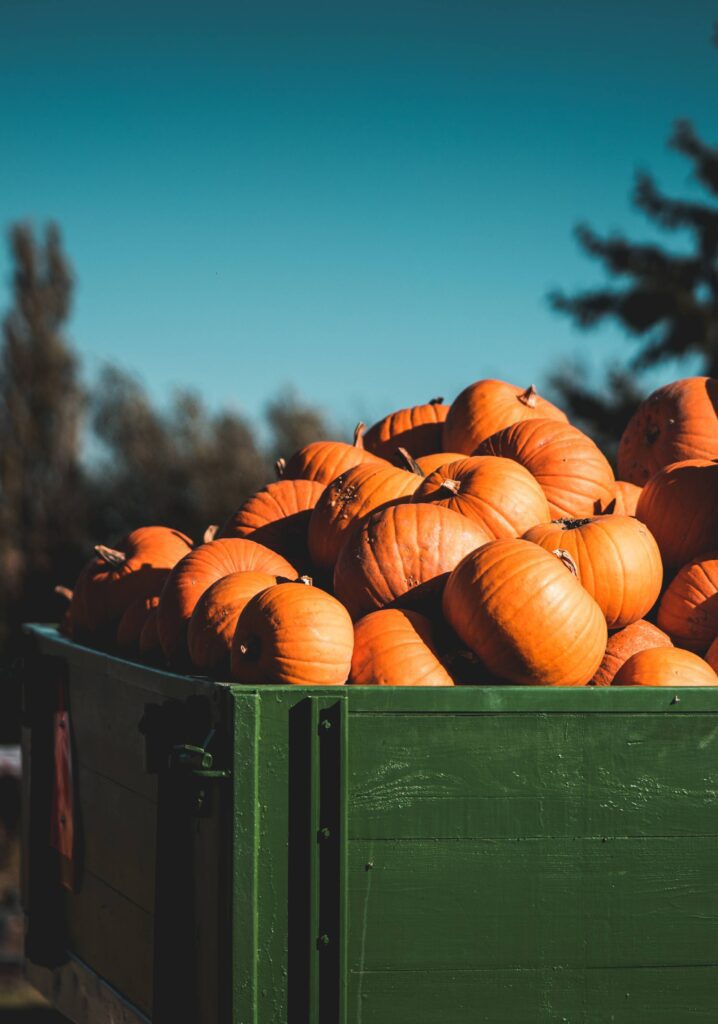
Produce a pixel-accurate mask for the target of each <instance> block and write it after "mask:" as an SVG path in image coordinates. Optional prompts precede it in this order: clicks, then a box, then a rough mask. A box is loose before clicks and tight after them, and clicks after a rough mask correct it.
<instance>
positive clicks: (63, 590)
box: [55, 586, 72, 601]
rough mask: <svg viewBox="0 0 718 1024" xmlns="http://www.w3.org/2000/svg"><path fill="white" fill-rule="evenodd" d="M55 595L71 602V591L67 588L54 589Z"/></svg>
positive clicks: (58, 587)
mask: <svg viewBox="0 0 718 1024" xmlns="http://www.w3.org/2000/svg"><path fill="white" fill-rule="evenodd" d="M55 593H56V594H59V595H60V597H64V598H65V600H66V601H71V600H72V591H71V590H70V588H69V587H60V586H57V587H55Z"/></svg>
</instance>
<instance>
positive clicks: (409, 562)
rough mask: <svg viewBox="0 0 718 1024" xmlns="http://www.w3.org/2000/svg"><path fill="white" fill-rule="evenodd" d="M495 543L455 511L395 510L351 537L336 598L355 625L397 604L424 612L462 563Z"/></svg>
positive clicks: (338, 569) (377, 515)
mask: <svg viewBox="0 0 718 1024" xmlns="http://www.w3.org/2000/svg"><path fill="white" fill-rule="evenodd" d="M490 539H491V536H490V534H489V533H488V531H487V530H485V529H484V528H483V527H482V526H480V525H479V524H478V523H475V522H473V520H471V519H467V518H466V517H465V516H460V515H459V514H458V513H457V512H452V511H450V509H447V508H440V507H439V506H438V505H430V504H428V505H422V504H416V505H415V504H408V505H390V506H389V507H388V508H384V509H379V510H378V511H376V512H373V513H372V514H371V515H370V516H367V518H365V519H364V520H363V522H362V523H361V525H360V526H358V527H357V529H356V530H354V531H352V532H351V533H350V535H349V537H348V538H347V540H346V541H345V543H344V545H343V547H342V549H341V551H340V552H339V558H338V559H337V564H336V566H335V569H334V593H335V594H336V595H337V597H338V598H339V600H340V601H342V602H343V603H344V604H345V605H346V607H347V608H348V609H349V612H350V613H351V616H352V618H353V619H359V618H361V617H362V616H363V615H367V614H368V613H369V612H373V611H376V610H377V609H378V608H383V607H386V606H388V605H393V604H397V605H401V606H402V607H407V606H410V607H417V606H419V607H423V606H425V605H427V604H430V603H431V602H432V600H434V599H435V598H436V597H437V596H438V595H440V593H441V588H442V587H443V585H444V582H445V580H446V577H447V575H448V574H449V573H450V572H451V570H452V569H453V568H454V566H455V565H456V564H457V562H459V561H460V560H461V559H462V558H463V557H464V555H465V554H466V553H467V552H469V551H473V549H474V548H477V547H479V545H481V544H485V543H486V541H488V540H490Z"/></svg>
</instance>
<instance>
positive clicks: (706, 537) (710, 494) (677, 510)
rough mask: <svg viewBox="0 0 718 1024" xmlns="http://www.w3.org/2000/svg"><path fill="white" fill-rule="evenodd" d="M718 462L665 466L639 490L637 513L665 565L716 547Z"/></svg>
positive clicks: (671, 565) (672, 565) (673, 566)
mask: <svg viewBox="0 0 718 1024" xmlns="http://www.w3.org/2000/svg"><path fill="white" fill-rule="evenodd" d="M717 508H718V463H715V462H709V461H708V460H706V459H690V460H688V461H686V462H674V463H672V464H671V465H670V466H665V467H664V468H663V469H661V470H659V471H658V472H657V473H656V474H655V476H652V477H651V479H650V480H649V481H648V483H647V484H646V485H645V487H644V488H643V490H642V491H641V497H640V498H639V500H638V506H637V508H636V516H637V518H638V519H640V520H641V522H643V523H645V524H646V526H647V527H648V528H649V530H650V531H651V533H652V534H653V536H654V537H655V538H656V541H657V542H658V547H659V548H660V549H661V555H662V556H663V562H664V565H666V566H667V567H668V568H671V569H678V568H680V567H681V566H682V565H685V563H686V562H688V561H689V560H690V559H691V558H695V557H696V556H697V555H700V554H702V553H703V552H705V551H710V550H712V549H713V548H716V549H718V515H716V509H717Z"/></svg>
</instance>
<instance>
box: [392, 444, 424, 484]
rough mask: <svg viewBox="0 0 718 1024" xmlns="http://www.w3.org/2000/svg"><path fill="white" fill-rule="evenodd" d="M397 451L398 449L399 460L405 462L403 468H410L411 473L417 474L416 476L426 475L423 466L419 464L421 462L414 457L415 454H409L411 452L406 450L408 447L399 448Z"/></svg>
mask: <svg viewBox="0 0 718 1024" xmlns="http://www.w3.org/2000/svg"><path fill="white" fill-rule="evenodd" d="M396 451H397V454H398V456H399V460H400V461H401V462H403V463H404V465H403V467H402V468H403V469H406V470H408V472H409V473H414V474H416V476H421V477H423V476H425V475H426V474H425V473H424V472H423V470H422V468H421V466H420V465H419V463H418V462H417V461H416V459H415V458H414V457H413V455H410V454H409V452H408V451H407V450H406V448H397V450H396Z"/></svg>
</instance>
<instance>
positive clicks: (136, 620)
mask: <svg viewBox="0 0 718 1024" xmlns="http://www.w3.org/2000/svg"><path fill="white" fill-rule="evenodd" d="M167 575H168V576H169V569H168V570H167ZM159 603H160V598H159V594H155V595H153V596H152V597H138V598H136V600H134V601H133V602H132V604H130V605H128V606H127V608H125V611H124V613H123V615H122V618H121V619H120V621H119V623H118V625H117V650H118V652H119V653H120V654H123V655H124V656H125V657H127V658H137V657H138V656H139V653H140V636H141V635H142V630H143V629H144V626H145V623H146V622H147V619H148V618H149V617H150V615H151V614H152V612H153V611H154V610H155V608H157V605H158V604H159Z"/></svg>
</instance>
